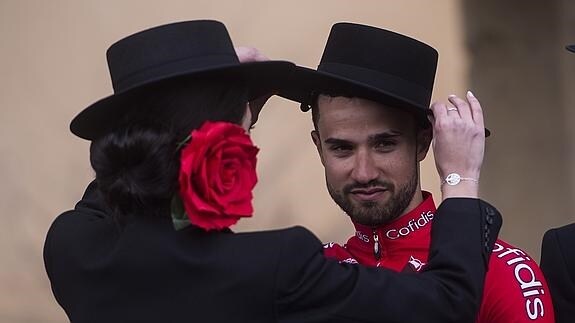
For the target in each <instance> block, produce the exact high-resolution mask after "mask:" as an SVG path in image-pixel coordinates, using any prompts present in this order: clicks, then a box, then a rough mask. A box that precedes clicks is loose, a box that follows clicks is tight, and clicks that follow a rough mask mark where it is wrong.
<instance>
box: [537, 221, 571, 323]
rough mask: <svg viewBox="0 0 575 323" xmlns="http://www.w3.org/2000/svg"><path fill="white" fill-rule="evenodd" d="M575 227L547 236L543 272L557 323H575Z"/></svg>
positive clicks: (542, 253)
mask: <svg viewBox="0 0 575 323" xmlns="http://www.w3.org/2000/svg"><path fill="white" fill-rule="evenodd" d="M574 248H575V224H570V225H566V226H564V227H561V228H557V229H551V230H549V231H547V232H546V233H545V235H544V236H543V246H542V247H541V270H543V274H544V275H545V278H546V279H547V283H548V284H549V289H550V290H551V297H552V298H553V307H554V309H555V321H556V322H557V323H573V322H575V249H574Z"/></svg>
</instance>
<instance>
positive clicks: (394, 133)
mask: <svg viewBox="0 0 575 323" xmlns="http://www.w3.org/2000/svg"><path fill="white" fill-rule="evenodd" d="M401 135H403V133H402V132H401V131H398V130H389V131H386V132H381V133H377V134H374V135H371V136H369V137H367V140H368V141H371V142H373V141H381V140H386V139H391V138H395V137H399V136H401Z"/></svg>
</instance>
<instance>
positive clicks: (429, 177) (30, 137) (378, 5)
mask: <svg viewBox="0 0 575 323" xmlns="http://www.w3.org/2000/svg"><path fill="white" fill-rule="evenodd" d="M464 17H465V16H464V14H463V9H462V3H461V2H460V1H457V0H441V1H428V0H406V1H391V0H389V1H382V0H379V1H361V2H360V1H351V0H349V1H343V0H330V1H327V0H325V1H309V0H308V1H295V0H292V1H263V0H258V1H256V0H254V1H218V0H203V1H199V0H196V1H190V0H187V1H185V0H181V1H178V0H165V1H161V2H160V1H142V0H125V1H120V0H113V1H112V0H101V1H77V0H68V1H66V0H51V1H41V0H0V58H1V59H0V72H1V77H0V109H1V117H0V134H1V136H0V154H1V158H0V163H1V164H0V178H1V179H2V184H1V185H0V210H1V213H0V216H1V219H2V225H1V226H0V241H1V242H2V243H1V244H0V250H1V252H2V265H1V266H0V286H2V288H0V322H64V321H65V315H64V313H63V312H62V310H61V309H60V308H59V307H58V306H57V304H56V303H55V301H54V300H53V297H52V295H51V292H50V289H49V283H48V280H47V278H46V275H45V272H44V268H43V263H42V244H43V241H44V236H45V233H46V231H47V229H48V227H49V225H50V223H51V221H52V220H53V219H54V217H55V216H57V215H58V214H59V213H60V212H62V211H64V210H66V209H69V208H72V207H73V205H74V204H75V202H76V201H77V200H78V199H79V198H80V196H81V194H82V192H83V189H84V187H85V186H86V184H87V183H88V182H89V181H90V179H91V178H92V171H91V169H90V167H89V162H88V142H86V141H83V140H80V139H78V138H75V137H73V136H72V135H71V134H70V133H69V131H68V124H69V121H70V120H71V118H72V117H73V116H74V115H75V114H76V113H77V112H79V111H80V110H81V109H82V108H83V107H85V106H87V105H88V104H90V103H92V102H93V101H95V100H97V99H99V98H101V97H104V96H106V95H109V94H110V93H111V91H112V90H111V85H110V81H109V77H108V71H107V66H106V61H105V55H104V52H105V50H106V48H107V47H108V46H109V45H110V44H112V43H113V42H114V41H116V40H118V39H120V38H122V37H124V36H126V35H128V34H131V33H133V32H136V31H139V30H141V29H144V28H148V27H151V26H155V25H159V24H163V23H168V22H173V21H180V20H190V19H205V18H210V19H217V20H220V21H222V22H224V23H225V24H226V25H227V27H228V29H229V31H230V33H231V35H232V39H233V40H234V43H235V44H236V45H250V46H255V47H258V48H259V49H260V50H262V51H263V52H264V53H265V54H267V55H268V56H269V57H271V58H277V59H287V60H292V61H295V62H297V63H299V64H302V65H305V66H309V67H315V66H316V64H317V63H318V61H319V59H320V56H321V53H322V50H323V46H324V44H325V41H326V38H327V35H328V32H329V29H330V27H331V25H332V24H333V23H336V22H340V21H351V22H359V23H364V24H369V25H374V26H378V27H382V28H386V29H391V30H394V31H397V32H400V33H403V34H407V35H410V36H412V37H415V38H418V39H420V40H422V41H424V42H426V43H428V44H430V45H432V46H433V47H435V48H436V49H438V51H439V52H440V60H439V68H438V73H437V77H436V85H435V91H434V99H435V100H440V99H445V98H446V97H447V95H448V94H451V93H454V94H463V93H464V92H465V91H466V90H467V88H468V81H467V80H468V78H469V77H468V64H469V62H468V53H467V51H466V49H465V44H466V43H465V39H464V37H465V28H464V25H465V23H466V21H465V18H464ZM574 59H575V58H574ZM476 94H477V93H476ZM310 130H311V121H310V115H308V114H303V113H301V112H300V111H299V109H298V105H297V104H295V103H292V102H288V101H286V100H283V99H281V98H273V99H272V100H271V101H270V102H269V103H268V106H267V107H266V109H265V110H264V111H263V113H262V115H261V117H260V122H259V123H258V125H257V126H256V129H255V130H254V132H253V133H254V137H255V142H256V144H257V145H259V146H260V147H261V148H262V151H261V153H260V157H259V164H258V168H259V171H260V182H259V184H258V187H257V189H256V201H255V204H256V205H255V206H256V215H255V218H254V219H250V220H247V221H243V222H242V223H240V225H239V226H238V227H237V230H253V229H264V228H277V227H284V226H289V225H294V224H302V225H305V226H307V227H309V228H310V229H312V230H313V231H314V232H316V233H317V234H318V235H319V236H320V238H321V239H323V240H324V241H328V240H330V241H340V242H341V241H344V240H345V239H346V238H347V237H348V236H350V235H351V234H353V230H352V227H351V225H350V223H349V222H348V220H347V217H346V216H345V215H343V214H342V212H341V211H340V210H339V209H338V208H337V207H335V206H334V205H333V203H332V201H331V200H330V198H329V195H328V194H327V192H326V189H325V184H324V179H323V169H322V167H321V164H320V162H319V159H318V157H317V156H316V152H315V148H314V146H313V145H312V143H311V140H310V137H309V132H310ZM488 158H489V156H488ZM422 181H423V188H424V189H428V190H431V191H433V192H434V193H435V198H436V200H438V199H439V198H440V196H439V191H438V185H439V181H438V179H437V175H436V174H435V168H434V164H433V160H432V158H431V157H429V158H428V159H427V160H426V161H425V162H424V165H423V171H422ZM493 185H497V183H494V184H493ZM484 188H485V187H484ZM506 211H509V212H510V213H512V212H511V211H512V209H509V208H508V209H507V210H506ZM506 216H507V215H506ZM532 220H535V219H532ZM537 221H538V223H537V224H533V226H537V227H538V228H537V230H535V231H534V232H536V236H533V235H532V232H533V231H529V232H530V233H529V236H527V235H523V233H522V232H523V231H521V230H515V229H511V230H515V231H513V237H514V241H513V242H515V243H517V244H519V245H521V244H522V243H523V242H526V241H529V240H531V239H536V240H539V239H540V237H541V234H542V232H543V230H544V229H545V227H546V225H544V221H542V220H541V219H537ZM507 232H510V231H509V230H508V231H507ZM528 250H529V251H530V252H532V253H538V250H537V248H535V247H533V245H530V249H528Z"/></svg>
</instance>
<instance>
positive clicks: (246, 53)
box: [235, 46, 273, 125]
mask: <svg viewBox="0 0 575 323" xmlns="http://www.w3.org/2000/svg"><path fill="white" fill-rule="evenodd" d="M235 50H236V55H238V59H239V60H240V63H251V62H265V61H269V58H267V57H266V56H265V55H264V54H262V53H261V52H260V51H259V50H258V49H257V48H254V47H244V46H240V47H236V48H235ZM272 95H273V93H268V94H266V95H263V96H260V97H259V98H256V99H253V100H252V101H250V102H249V104H250V111H251V112H252V125H253V124H255V123H256V122H257V121H258V117H259V115H260V111H261V110H262V108H263V107H264V104H266V102H267V101H268V99H269V98H271V96H272Z"/></svg>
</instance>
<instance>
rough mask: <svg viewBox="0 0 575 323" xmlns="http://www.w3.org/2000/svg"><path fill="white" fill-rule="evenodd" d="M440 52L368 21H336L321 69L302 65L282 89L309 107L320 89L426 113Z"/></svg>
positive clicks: (283, 93) (287, 94)
mask: <svg viewBox="0 0 575 323" xmlns="http://www.w3.org/2000/svg"><path fill="white" fill-rule="evenodd" d="M437 60H438V53H437V51H436V50H435V49H434V48H432V47H431V46H429V45H427V44H425V43H422V42H420V41H418V40H416V39H413V38H410V37H407V36H404V35H401V34H398V33H395V32H392V31H389V30H384V29H379V28H375V27H371V26H366V25H359V24H353V23H337V24H335V25H333V26H332V28H331V32H330V34H329V37H328V40H327V43H326V46H325V49H324V52H323V55H322V58H321V61H320V64H319V66H318V67H317V70H314V69H310V68H306V67H300V66H298V67H297V68H296V69H295V71H294V72H293V73H292V75H291V78H290V82H289V85H287V86H286V87H285V88H284V90H283V91H281V92H280V95H281V96H283V97H285V98H287V99H290V100H293V101H296V102H300V103H301V108H302V110H303V111H307V110H309V108H310V105H311V104H312V103H313V102H312V101H313V100H314V99H315V97H316V96H317V94H321V93H327V94H333V93H335V94H337V95H344V96H357V97H362V98H365V99H369V100H372V101H375V102H380V103H382V104H385V105H388V106H392V107H397V108H406V109H409V110H411V111H413V112H416V113H417V115H418V116H420V117H422V119H425V120H427V119H426V113H429V112H428V111H430V110H429V104H430V100H431V93H432V91H433V83H434V80H435V71H436V68H437Z"/></svg>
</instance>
